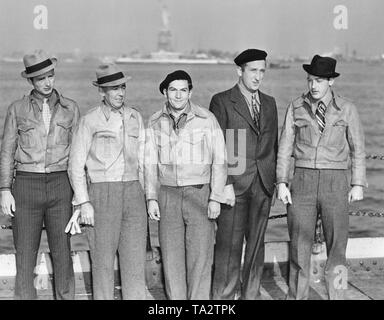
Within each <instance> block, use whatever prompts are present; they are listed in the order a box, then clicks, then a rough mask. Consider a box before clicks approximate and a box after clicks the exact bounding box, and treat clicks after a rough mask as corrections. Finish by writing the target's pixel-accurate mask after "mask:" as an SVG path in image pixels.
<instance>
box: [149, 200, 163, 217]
mask: <svg viewBox="0 0 384 320" xmlns="http://www.w3.org/2000/svg"><path fill="white" fill-rule="evenodd" d="M147 210H148V215H149V218H150V219H152V220H156V221H159V220H160V209H159V204H158V203H157V200H153V199H152V200H148V209H147Z"/></svg>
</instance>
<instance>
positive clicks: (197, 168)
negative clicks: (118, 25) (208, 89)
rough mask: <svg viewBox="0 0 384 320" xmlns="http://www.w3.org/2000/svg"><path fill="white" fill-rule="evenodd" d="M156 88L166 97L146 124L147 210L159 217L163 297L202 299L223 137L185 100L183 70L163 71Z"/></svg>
mask: <svg viewBox="0 0 384 320" xmlns="http://www.w3.org/2000/svg"><path fill="white" fill-rule="evenodd" d="M159 89H160V92H161V93H162V94H163V95H164V96H165V98H166V99H167V100H166V102H165V104H164V106H163V108H162V109H161V110H160V111H158V112H156V113H155V114H153V115H152V116H151V117H150V119H149V124H148V129H147V140H146V148H145V170H144V171H145V189H146V197H147V202H148V214H149V216H150V218H151V219H154V220H160V228H159V240H160V248H161V255H162V261H163V270H164V278H165V289H166V293H167V296H168V298H169V299H172V300H174V299H177V300H185V299H193V300H206V299H209V298H210V288H211V271H212V262H213V245H214V241H215V219H216V218H217V217H218V216H219V214H220V202H221V201H222V195H223V192H224V190H223V189H224V185H225V181H226V179H227V163H226V150H225V142H224V137H223V134H222V131H221V129H220V126H219V124H218V122H217V120H216V118H215V116H214V115H213V114H212V113H211V112H209V111H208V110H207V109H205V108H202V107H200V106H198V105H196V104H194V103H193V102H192V101H191V100H190V98H191V94H192V79H191V77H190V75H189V74H188V73H187V72H185V71H184V70H177V71H174V72H172V73H170V74H168V75H167V76H166V78H165V79H164V80H163V81H162V82H161V83H160V86H159ZM158 184H159V185H160V188H159V189H158V188H157V187H158Z"/></svg>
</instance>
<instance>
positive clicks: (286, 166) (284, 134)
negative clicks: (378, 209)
mask: <svg viewBox="0 0 384 320" xmlns="http://www.w3.org/2000/svg"><path fill="white" fill-rule="evenodd" d="M332 94H333V99H332V100H331V102H330V104H329V105H328V107H327V110H326V113H325V128H324V131H323V133H322V134H320V131H319V126H318V123H317V120H316V117H315V114H314V112H313V110H312V109H311V102H310V100H309V97H308V94H303V95H302V96H301V97H299V98H297V99H296V100H294V101H293V102H291V103H290V104H289V106H288V108H287V112H286V116H285V121H284V124H283V127H282V131H281V136H280V141H279V150H278V156H277V169H276V175H277V183H281V182H284V183H288V178H289V170H290V160H291V157H293V158H294V160H295V167H302V168H311V169H347V168H348V163H349V160H350V161H351V168H352V179H351V185H360V186H366V185H367V183H366V173H365V146H364V132H363V127H362V125H361V122H360V119H359V115H358V112H357V109H356V107H355V105H354V104H353V103H352V102H350V101H348V100H346V99H344V98H342V97H340V96H338V95H335V94H334V93H332Z"/></svg>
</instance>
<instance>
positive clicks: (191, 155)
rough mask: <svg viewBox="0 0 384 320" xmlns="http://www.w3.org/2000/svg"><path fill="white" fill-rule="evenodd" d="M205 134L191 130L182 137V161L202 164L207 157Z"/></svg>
mask: <svg viewBox="0 0 384 320" xmlns="http://www.w3.org/2000/svg"><path fill="white" fill-rule="evenodd" d="M209 158H210V157H209V150H208V147H207V141H206V134H205V132H200V131H197V132H195V131H191V132H190V133H189V134H187V135H185V136H184V138H183V163H186V164H203V163H205V162H206V161H208V159H209Z"/></svg>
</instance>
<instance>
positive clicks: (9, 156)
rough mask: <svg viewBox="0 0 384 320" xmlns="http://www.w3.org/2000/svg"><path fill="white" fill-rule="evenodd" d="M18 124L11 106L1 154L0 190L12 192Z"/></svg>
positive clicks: (7, 116) (6, 121)
mask: <svg viewBox="0 0 384 320" xmlns="http://www.w3.org/2000/svg"><path fill="white" fill-rule="evenodd" d="M17 139H18V133H17V122H16V112H15V108H14V106H13V105H11V106H9V108H8V110H7V115H6V118H5V123H4V131H3V141H2V144H1V153H0V190H11V187H12V181H13V170H14V167H15V165H14V161H15V159H14V158H15V152H16V147H17Z"/></svg>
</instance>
